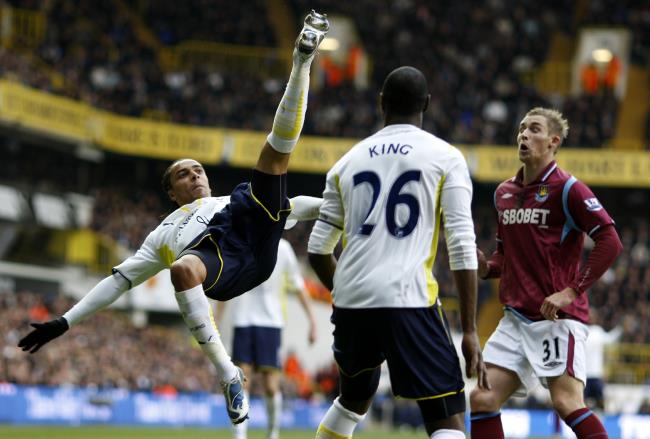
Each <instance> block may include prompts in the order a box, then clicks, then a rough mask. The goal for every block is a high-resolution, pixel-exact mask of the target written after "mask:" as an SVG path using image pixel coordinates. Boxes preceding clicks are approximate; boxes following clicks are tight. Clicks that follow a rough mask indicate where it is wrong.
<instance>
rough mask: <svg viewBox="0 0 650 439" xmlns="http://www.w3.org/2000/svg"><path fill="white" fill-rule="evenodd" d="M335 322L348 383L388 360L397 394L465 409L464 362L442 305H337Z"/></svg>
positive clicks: (341, 364)
mask: <svg viewBox="0 0 650 439" xmlns="http://www.w3.org/2000/svg"><path fill="white" fill-rule="evenodd" d="M332 323H333V324H334V345H333V350H334V359H335V360H336V362H337V364H338V366H339V370H340V371H341V374H343V375H345V376H346V379H352V380H354V377H355V376H356V375H359V376H360V377H361V376H364V375H366V376H367V375H368V374H363V373H362V372H364V371H368V370H370V369H374V368H377V367H378V366H379V365H380V364H381V363H382V362H383V361H384V360H386V361H387V363H388V369H389V372H390V382H391V386H392V389H393V394H394V395H395V396H397V397H402V398H408V399H417V400H428V399H438V398H447V397H449V398H453V399H459V400H460V399H461V398H462V404H461V405H462V407H460V409H459V410H458V411H457V412H459V411H463V410H464V402H465V400H464V396H463V393H462V392H463V389H464V387H465V384H464V382H463V376H462V372H461V369H460V362H459V360H458V355H457V354H456V349H455V348H454V346H453V343H452V341H451V337H450V335H449V328H448V325H447V321H446V319H445V317H444V314H443V313H442V309H441V308H440V307H438V306H433V307H430V308H366V309H350V308H336V307H334V311H333V313H332ZM344 396H345V395H344ZM352 400H354V398H352ZM451 414H453V413H448V414H446V416H449V415H451ZM446 416H445V417H446Z"/></svg>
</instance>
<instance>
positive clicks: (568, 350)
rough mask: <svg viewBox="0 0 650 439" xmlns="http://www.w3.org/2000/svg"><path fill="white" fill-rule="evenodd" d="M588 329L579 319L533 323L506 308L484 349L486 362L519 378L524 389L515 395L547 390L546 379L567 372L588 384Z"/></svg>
mask: <svg viewBox="0 0 650 439" xmlns="http://www.w3.org/2000/svg"><path fill="white" fill-rule="evenodd" d="M588 335H589V329H588V328H587V325H585V324H584V323H581V322H579V321H577V320H571V319H559V320H556V321H555V322H552V321H550V320H542V321H540V322H533V321H531V320H529V319H527V318H526V317H524V316H523V315H521V314H519V313H518V312H517V311H515V310H512V309H509V308H506V309H505V313H504V316H503V318H502V319H501V321H500V322H499V326H497V329H496V330H495V331H494V333H493V334H492V335H491V336H490V338H489V340H488V341H487V343H486V344H485V348H484V349H483V361H485V362H486V363H491V364H494V365H496V366H499V367H502V368H504V369H508V370H511V371H513V372H515V373H516V374H517V376H519V379H520V380H521V383H522V384H523V386H522V387H521V388H520V389H519V390H518V391H517V392H515V396H526V394H527V392H528V391H529V390H532V389H534V388H535V387H536V386H537V382H538V380H539V382H541V383H542V385H544V387H548V386H547V384H546V378H547V377H557V376H560V375H562V374H564V372H567V374H569V375H570V376H572V377H575V378H577V379H579V380H580V381H582V382H583V383H586V381H587V370H586V360H585V343H586V341H587V336H588Z"/></svg>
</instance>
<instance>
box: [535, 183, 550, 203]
mask: <svg viewBox="0 0 650 439" xmlns="http://www.w3.org/2000/svg"><path fill="white" fill-rule="evenodd" d="M547 198H548V185H547V184H540V185H539V189H537V193H536V194H535V201H537V202H538V203H543V202H544V201H546V199H547Z"/></svg>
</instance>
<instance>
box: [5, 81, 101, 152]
mask: <svg viewBox="0 0 650 439" xmlns="http://www.w3.org/2000/svg"><path fill="white" fill-rule="evenodd" d="M93 111H94V110H93V108H92V107H90V106H89V105H86V104H82V103H79V102H77V101H74V100H72V99H67V98H62V97H59V96H54V95H52V94H49V93H46V92H43V91H39V90H34V89H31V88H29V87H25V86H24V85H20V84H17V83H15V82H10V81H4V80H0V118H1V119H2V120H5V121H8V122H12V123H16V124H19V125H20V126H23V127H25V128H29V129H32V130H36V131H39V132H44V133H47V134H52V135H55V136H57V137H62V138H66V139H72V140H77V141H83V140H87V138H88V123H89V122H90V114H91V113H92V112H93Z"/></svg>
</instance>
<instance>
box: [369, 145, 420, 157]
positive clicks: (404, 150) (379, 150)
mask: <svg viewBox="0 0 650 439" xmlns="http://www.w3.org/2000/svg"><path fill="white" fill-rule="evenodd" d="M412 149H413V147H412V146H411V145H407V144H404V145H401V144H399V143H389V144H385V143H382V144H381V145H372V146H369V147H368V152H369V153H370V158H373V157H378V156H380V155H390V154H393V155H397V154H401V155H408V153H409V152H411V150H412Z"/></svg>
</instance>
